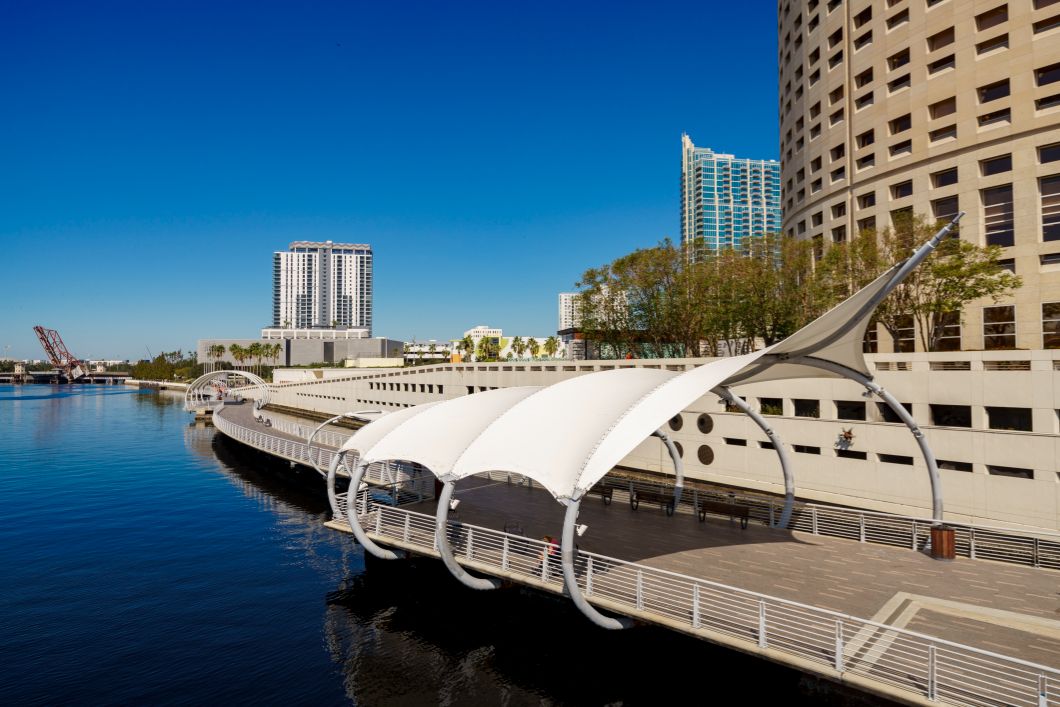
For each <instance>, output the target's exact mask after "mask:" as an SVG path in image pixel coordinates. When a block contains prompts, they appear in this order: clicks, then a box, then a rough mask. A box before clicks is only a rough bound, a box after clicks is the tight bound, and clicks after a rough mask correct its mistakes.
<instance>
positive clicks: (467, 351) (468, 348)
mask: <svg viewBox="0 0 1060 707" xmlns="http://www.w3.org/2000/svg"><path fill="white" fill-rule="evenodd" d="M458 348H460V349H461V350H462V351H463V352H464V356H465V357H466V359H467V361H468V362H470V361H471V354H473V353H474V352H475V340H474V339H472V338H471V335H470V334H469V335H468V336H465V337H464V338H463V339H461V340H460V345H459V347H458Z"/></svg>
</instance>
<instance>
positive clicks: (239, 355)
mask: <svg viewBox="0 0 1060 707" xmlns="http://www.w3.org/2000/svg"><path fill="white" fill-rule="evenodd" d="M246 351H247V350H246V349H244V348H243V347H242V346H240V345H239V344H230V345H229V347H228V353H230V354H232V358H234V359H235V361H236V363H237V364H242V363H243V361H244V360H246V356H247V353H246Z"/></svg>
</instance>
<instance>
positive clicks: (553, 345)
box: [544, 336, 559, 358]
mask: <svg viewBox="0 0 1060 707" xmlns="http://www.w3.org/2000/svg"><path fill="white" fill-rule="evenodd" d="M544 349H545V355H546V356H548V357H549V358H552V357H554V356H555V355H556V352H557V351H559V339H557V338H556V337H554V336H550V337H548V338H547V339H545V346H544Z"/></svg>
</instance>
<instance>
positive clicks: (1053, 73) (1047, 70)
mask: <svg viewBox="0 0 1060 707" xmlns="http://www.w3.org/2000/svg"><path fill="white" fill-rule="evenodd" d="M1034 80H1035V82H1036V83H1037V84H1038V85H1039V86H1047V85H1049V84H1051V83H1056V82H1057V81H1060V62H1057V63H1056V64H1050V65H1049V66H1043V67H1042V68H1040V69H1035V70H1034Z"/></svg>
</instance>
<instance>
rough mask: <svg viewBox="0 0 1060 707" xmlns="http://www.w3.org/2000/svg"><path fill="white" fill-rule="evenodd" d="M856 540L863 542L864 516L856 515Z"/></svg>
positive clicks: (862, 514) (861, 514)
mask: <svg viewBox="0 0 1060 707" xmlns="http://www.w3.org/2000/svg"><path fill="white" fill-rule="evenodd" d="M858 540H859V541H860V542H865V514H864V513H858Z"/></svg>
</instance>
